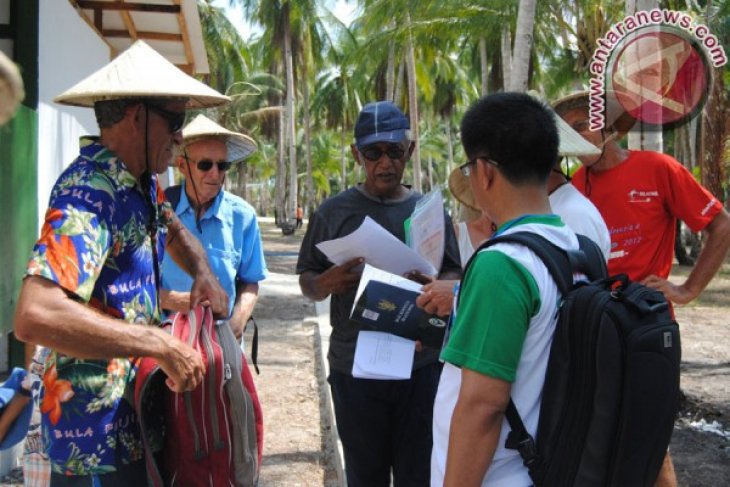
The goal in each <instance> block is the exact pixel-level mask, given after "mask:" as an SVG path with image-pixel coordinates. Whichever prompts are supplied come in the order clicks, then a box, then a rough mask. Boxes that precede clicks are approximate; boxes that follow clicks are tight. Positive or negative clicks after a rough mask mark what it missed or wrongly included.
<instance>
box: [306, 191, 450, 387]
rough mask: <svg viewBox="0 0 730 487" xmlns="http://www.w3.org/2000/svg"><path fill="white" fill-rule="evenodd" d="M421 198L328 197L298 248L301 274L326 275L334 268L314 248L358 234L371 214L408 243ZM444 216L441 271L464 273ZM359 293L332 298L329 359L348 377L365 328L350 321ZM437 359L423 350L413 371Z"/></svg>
mask: <svg viewBox="0 0 730 487" xmlns="http://www.w3.org/2000/svg"><path fill="white" fill-rule="evenodd" d="M421 197H422V196H421V195H420V194H419V193H416V192H415V191H413V190H410V189H409V190H408V193H407V194H406V195H405V196H404V197H402V198H400V199H397V200H381V199H378V198H376V197H373V196H371V195H369V194H367V193H365V191H364V190H363V189H362V187H361V186H357V187H354V188H350V189H348V190H347V191H343V192H342V193H340V194H338V195H336V196H333V197H332V198H329V199H328V200H326V201H325V202H324V203H322V205H320V207H319V209H318V210H317V211H316V212H315V213H314V214H313V215H312V217H311V218H310V219H309V225H308V226H307V232H306V234H305V235H304V240H303V241H302V246H301V248H300V249H299V260H298V261H297V274H301V273H302V272H305V271H313V272H317V273H322V272H324V271H326V270H327V269H329V268H330V267H331V266H332V265H333V264H332V262H330V261H329V260H328V259H327V257H325V255H324V254H323V253H322V252H320V251H319V249H317V248H316V247H315V245H316V244H318V243H319V242H324V241H326V240H332V239H334V238H339V237H344V236H345V235H349V234H350V233H352V232H354V231H355V230H357V228H358V227H359V226H360V225H361V224H362V222H363V221H364V220H365V217H366V216H369V217H370V218H372V219H373V220H375V221H376V222H377V223H378V224H379V225H381V226H382V227H383V228H385V229H386V230H388V231H389V232H390V233H392V234H393V235H395V236H396V237H397V238H398V239H399V240H401V241H402V242H405V229H404V227H403V222H404V221H405V220H406V219H407V218H408V217H410V216H411V214H412V213H413V210H414V208H415V207H416V202H417V201H418V200H419V199H420V198H421ZM444 218H445V219H446V221H445V225H444V228H445V230H446V242H445V243H446V245H445V250H444V259H443V263H442V264H441V272H455V273H457V274H460V273H461V266H460V265H459V247H458V244H457V242H456V235H455V234H454V227H453V225H452V224H451V218H449V216H448V215H447V214H445V213H444ZM372 244H373V245H377V244H378V243H377V242H373V243H372ZM355 290H356V289H355V288H353V289H352V291H350V292H348V293H347V294H340V295H332V302H331V305H330V323H331V324H332V327H333V329H332V335H331V337H330V349H329V353H328V354H327V358H328V359H329V362H330V367H331V368H332V369H333V370H337V371H340V372H344V373H347V374H351V373H352V361H353V357H354V355H355V344H356V342H357V334H358V332H359V331H360V330H361V329H362V328H363V327H362V325H360V324H359V323H357V322H355V321H352V320H350V318H349V316H350V310H351V309H352V303H353V301H354V299H355ZM438 355H439V350H437V349H434V348H429V347H424V350H423V351H422V352H417V353H416V357H415V360H414V363H413V368H414V369H416V368H419V367H422V366H423V365H426V364H429V363H433V362H435V361H436V360H438Z"/></svg>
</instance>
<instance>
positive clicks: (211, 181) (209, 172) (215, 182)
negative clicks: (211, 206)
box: [177, 138, 230, 206]
mask: <svg viewBox="0 0 730 487" xmlns="http://www.w3.org/2000/svg"><path fill="white" fill-rule="evenodd" d="M185 153H186V154H187V160H186V159H185V155H184V154H183V155H181V156H178V159H177V161H178V168H179V169H180V171H182V173H183V174H184V175H185V190H186V192H187V194H188V196H190V197H191V198H196V194H197V201H196V202H195V203H196V206H200V205H205V204H206V203H209V202H211V201H212V200H213V198H215V197H216V195H217V194H218V193H219V192H220V190H221V189H222V188H223V181H224V180H225V178H226V171H227V169H228V167H229V166H230V164H229V163H228V159H227V156H228V150H227V149H226V144H225V143H224V142H223V141H221V140H218V139H212V138H211V139H202V140H198V141H196V142H193V143H192V144H190V145H188V146H187V147H186V148H185ZM193 183H194V184H195V188H193Z"/></svg>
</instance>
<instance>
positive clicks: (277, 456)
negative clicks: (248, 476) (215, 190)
mask: <svg viewBox="0 0 730 487" xmlns="http://www.w3.org/2000/svg"><path fill="white" fill-rule="evenodd" d="M261 229H262V233H263V238H264V249H265V252H266V261H267V265H268V267H269V271H270V277H269V278H268V279H267V280H266V281H264V283H262V286H261V290H260V293H259V301H258V303H257V304H256V309H255V312H254V316H255V317H256V321H257V322H258V325H259V340H260V341H259V367H260V369H261V374H260V375H258V376H256V378H255V380H256V384H257V387H258V391H259V395H260V399H261V403H262V407H263V411H264V429H265V434H264V461H263V466H262V469H261V479H260V483H259V485H260V487H274V486H302V487H305V486H306V487H309V486H312V487H314V486H328V487H329V486H331V487H335V486H336V485H337V483H336V475H335V470H334V466H333V464H332V458H333V456H332V445H331V442H330V434H329V431H328V428H329V424H328V423H329V422H328V421H327V419H326V415H325V414H324V409H323V408H322V406H323V405H322V399H321V398H320V390H321V389H322V387H324V384H320V383H319V382H318V380H317V377H318V376H319V374H318V371H317V367H318V363H317V360H316V359H315V351H316V349H315V339H316V337H315V329H316V318H315V317H316V315H315V311H314V305H313V304H312V302H311V301H309V300H307V299H305V298H304V297H302V295H301V293H300V292H299V284H298V280H297V276H296V275H294V267H295V265H296V255H297V252H298V251H299V245H300V241H301V236H302V233H303V232H301V231H299V232H297V235H293V236H288V237H285V236H283V235H282V234H281V231H280V230H279V229H278V228H276V227H274V225H273V224H272V223H270V222H268V221H267V220H264V221H263V222H261ZM251 337H252V335H251V333H250V331H249V332H247V333H246V340H247V342H249V343H248V345H249V350H250V341H251Z"/></svg>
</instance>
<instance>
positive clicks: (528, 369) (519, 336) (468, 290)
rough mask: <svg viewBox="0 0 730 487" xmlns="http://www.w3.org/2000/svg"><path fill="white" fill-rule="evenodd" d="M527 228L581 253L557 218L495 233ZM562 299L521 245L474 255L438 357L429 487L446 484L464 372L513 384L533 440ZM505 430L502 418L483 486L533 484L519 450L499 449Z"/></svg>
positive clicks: (527, 219)
mask: <svg viewBox="0 0 730 487" xmlns="http://www.w3.org/2000/svg"><path fill="white" fill-rule="evenodd" d="M524 231H526V232H532V233H536V234H538V235H541V236H543V237H545V238H547V239H548V240H549V241H551V242H553V243H554V244H556V245H557V246H558V247H560V248H564V249H578V239H577V238H576V236H575V234H574V233H573V232H572V231H571V230H570V229H569V228H568V227H567V226H566V225H564V224H563V222H562V220H561V219H560V217H558V216H557V215H527V216H523V217H521V218H518V219H516V220H512V221H510V222H507V223H505V224H504V225H503V226H502V227H501V228H500V229H499V231H498V233H497V235H506V234H510V233H514V232H524ZM559 300H560V294H559V292H558V288H557V286H556V285H555V282H554V281H553V279H552V277H551V276H550V274H549V272H548V270H547V268H546V267H545V265H544V264H543V263H542V261H541V260H540V258H539V257H538V256H537V255H535V254H534V253H533V252H532V251H531V250H529V249H527V248H526V247H524V246H523V245H519V244H511V243H501V244H497V245H494V246H492V247H489V248H488V249H486V250H482V251H480V252H479V254H478V255H477V256H476V257H475V258H474V262H473V263H472V265H471V267H470V268H469V272H468V273H467V274H466V276H464V280H463V282H462V285H461V290H460V291H459V295H458V298H457V302H458V303H459V304H458V313H457V314H456V317H455V320H454V325H453V328H452V329H451V332H450V335H449V339H448V343H447V345H446V346H445V347H444V349H443V351H442V353H441V359H442V360H443V361H444V362H445V364H444V369H443V372H442V373H441V380H440V382H439V388H438V392H437V394H436V402H435V405H434V412H433V453H432V457H431V485H432V486H440V485H443V479H444V473H445V470H446V455H447V449H448V444H449V429H450V425H451V416H452V414H453V411H454V407H455V405H456V400H457V398H458V396H459V388H460V386H461V368H462V367H466V368H468V369H470V370H473V371H476V372H479V373H481V374H485V375H488V376H490V377H494V378H497V379H501V380H504V381H507V382H510V383H512V393H511V394H512V399H513V400H514V402H515V405H516V406H517V410H518V411H519V413H520V416H521V417H522V420H523V422H524V423H525V427H526V428H527V430H528V431H529V432H530V433H531V434H532V435H534V434H535V433H536V430H537V420H538V416H539V412H540V409H539V408H540V397H541V394H542V387H543V384H544V381H545V370H546V367H547V362H548V356H549V351H550V345H551V344H552V339H553V332H554V331H555V324H556V322H557V306H558V304H559ZM509 430H510V427H509V424H508V423H507V420H506V419H505V420H504V422H503V424H502V431H501V433H500V438H499V442H498V445H497V451H496V452H495V455H494V459H493V460H492V463H491V465H490V467H489V470H488V471H487V474H486V475H485V477H484V480H483V481H482V485H483V486H490V487H493V486H505V487H521V486H529V485H532V481H531V480H530V477H529V475H528V473H527V469H526V468H525V467H524V466H523V465H522V459H521V458H520V455H519V453H518V452H517V451H516V450H507V449H505V448H504V442H505V440H506V438H507V434H508V433H509Z"/></svg>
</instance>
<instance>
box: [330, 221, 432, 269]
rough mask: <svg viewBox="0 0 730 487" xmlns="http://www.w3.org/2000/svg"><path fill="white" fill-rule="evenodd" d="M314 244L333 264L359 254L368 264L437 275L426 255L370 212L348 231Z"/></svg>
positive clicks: (381, 267) (382, 267)
mask: <svg viewBox="0 0 730 487" xmlns="http://www.w3.org/2000/svg"><path fill="white" fill-rule="evenodd" d="M317 248H318V249H319V250H320V251H322V253H324V255H326V256H327V258H328V259H329V260H330V261H331V262H332V263H334V264H335V265H342V264H344V263H345V262H347V261H348V260H350V259H354V258H356V257H362V258H364V259H365V262H367V263H368V264H370V265H372V266H374V267H378V268H380V269H384V270H386V271H388V272H391V273H393V274H398V275H402V274H405V273H406V272H410V271H414V270H417V271H420V272H422V273H423V274H427V275H429V276H435V275H436V269H435V268H434V267H433V266H432V265H431V264H430V263H429V262H428V261H427V260H426V259H424V258H423V257H421V256H420V255H418V253H417V252H415V251H414V250H412V249H411V248H409V247H408V246H407V245H406V244H404V243H403V242H401V241H400V240H398V239H397V238H396V237H395V236H394V235H393V234H392V233H390V232H389V231H387V230H386V229H385V228H383V227H382V226H380V225H378V223H377V222H375V220H373V219H372V218H370V217H369V216H368V217H365V221H363V222H362V225H360V227H358V229H357V230H355V231H354V232H352V233H351V234H349V235H346V236H344V237H341V238H336V239H334V240H327V241H326V242H320V243H318V244H317Z"/></svg>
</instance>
